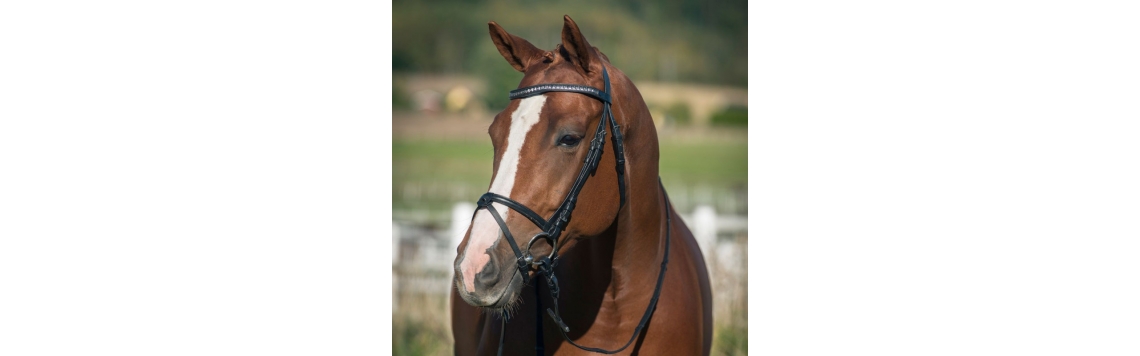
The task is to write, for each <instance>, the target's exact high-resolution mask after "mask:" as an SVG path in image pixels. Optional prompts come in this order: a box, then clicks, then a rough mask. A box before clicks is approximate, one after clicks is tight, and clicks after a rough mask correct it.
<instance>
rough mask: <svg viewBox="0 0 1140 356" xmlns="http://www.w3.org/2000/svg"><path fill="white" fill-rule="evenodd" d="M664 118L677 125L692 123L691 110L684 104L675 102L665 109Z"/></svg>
mask: <svg viewBox="0 0 1140 356" xmlns="http://www.w3.org/2000/svg"><path fill="white" fill-rule="evenodd" d="M665 117H666V119H667V120H670V121H672V123H673V124H677V125H681V126H684V125H688V124H689V123H691V122H692V110H689V105H688V104H685V103H684V102H677V103H674V104H673V105H670V106H669V107H668V108H665Z"/></svg>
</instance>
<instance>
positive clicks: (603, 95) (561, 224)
mask: <svg viewBox="0 0 1140 356" xmlns="http://www.w3.org/2000/svg"><path fill="white" fill-rule="evenodd" d="M602 80H603V81H604V83H605V84H604V85H605V87H604V89H603V90H598V89H597V88H594V87H589V86H585V85H578V84H539V85H534V86H529V87H525V88H519V89H515V90H512V91H511V92H510V96H509V97H510V99H511V100H514V99H522V98H529V97H532V96H535V95H540V94H543V93H549V92H571V93H579V94H585V95H587V96H590V97H592V98H594V99H598V100H600V101H601V102H602V117H601V119H600V120H598V128H597V130H595V131H594V138H593V139H591V140H590V150H589V152H587V153H586V159H585V161H584V162H583V165H582V170H581V171H579V172H578V178H577V179H575V180H574V184H573V185H572V186H570V192H569V193H568V194H567V195H566V198H565V199H564V200H563V201H562V204H560V205H559V206H558V209H556V210H555V211H554V214H552V215H551V217H550V219H549V220H547V219H543V218H542V216H539V215H538V214H537V213H535V212H534V211H533V210H531V209H530V208H527V207H526V205H523V204H522V203H519V202H517V201H514V200H512V199H511V198H508V197H505V196H502V195H499V194H495V193H492V192H487V193H485V194H483V196H482V197H480V198H479V202H478V203H477V204H476V205H477V208H476V209H475V211H476V212H478V211H479V209H487V211H488V212H490V213H491V217H493V218H494V219H495V222H497V223H498V224H499V229H500V230H501V231H502V232H503V236H504V237H505V238H506V240H507V243H509V244H510V246H511V250H513V251H514V253H515V263H516V267H517V269H518V272H519V274H520V275H521V276H522V278H523V282H524V283H529V282H530V279H529V275H530V271H531V270H532V269H533V270H537V271H538V272H539V273H538V274H536V275H535V277H536V279H539V278H541V277H546V284H547V287H548V289H549V290H550V294H551V299H553V300H554V309H553V310H551V309H546V312H547V314H548V315H549V316H550V318H551V319H553V320H554V322H555V323H556V324H558V326H559V328H558V331H559V332H560V333H561V334H562V338H564V339H566V341H567V342H569V343H570V344H571V345H574V346H575V347H578V348H580V349H582V350H586V351H591V352H599V353H605V354H613V353H617V352H621V350H624V349H625V348H626V347H629V345H630V344H631V343H633V339H634V338H635V337H637V335H638V334H640V333H641V330H642V329H643V328H644V327H645V324H646V323H647V322H648V321H649V317H650V315H652V313H653V310H654V308H655V307H656V305H657V299H658V297H660V295H661V284H662V282H663V281H664V277H665V270H666V267H667V265H668V263H669V236H670V235H671V230H672V227H671V225H672V222H671V216H670V215H671V212H670V210H669V201H668V197H666V198H665V219H666V233H665V257H664V258H663V259H662V261H661V271H660V273H659V274H658V276H657V286H656V288H654V290H653V298H652V299H650V302H649V306H648V307H646V310H645V314H644V315H642V317H641V322H640V323H638V325H637V328H635V329H634V332H633V335H631V336H630V339H629V341H628V342H626V343H625V345H624V346H622V347H621V348H619V349H616V350H605V349H600V348H593V347H584V346H581V345H578V344H576V343H574V341H573V340H570V337H569V336H567V335H566V333H567V332H570V328H569V327H568V326H566V324H565V323H564V322H563V321H562V317H561V315H560V314H559V311H558V291H559V288H558V278H557V277H555V276H554V266H555V265H556V264H557V262H558V242H559V237H560V236H561V235H562V232H563V230H564V229H565V228H566V225H567V224H568V223H569V222H570V214H571V213H573V212H574V207H575V205H576V204H577V202H578V194H579V193H581V191H582V186H584V185H585V184H586V180H587V179H589V178H590V176H591V175H593V174H594V172H595V171H596V170H597V168H598V162H599V161H601V158H602V150H603V148H604V147H605V138H606V126H607V125H606V123H607V122H608V123H609V127H610V130H611V131H613V136H612V137H611V139H612V141H613V144H614V156H615V157H616V158H617V167H615V169H616V170H617V180H618V192H619V194H620V198H619V199H620V200H619V205H618V209H619V210H620V209H621V207H624V206H625V201H626V187H625V149H624V147H623V146H622V134H621V126H618V124H617V121H615V120H614V117H613V112H612V111H611V109H610V105H611V104H612V97H611V91H610V75H609V73H608V72H607V71H606V69H605V67H602ZM658 184H660V181H659V182H658ZM661 191H662V193H664V192H665V188H664V187H663V186H662V187H661ZM493 203H500V204H503V205H504V206H506V207H508V208H510V209H512V210H514V211H516V212H518V213H519V214H522V216H524V217H526V218H527V219H528V220H530V221H531V222H532V223H534V224H535V225H536V226H538V227H539V228H540V229H542V231H541V232H539V233H537V234H535V235H534V236H533V237H531V238H530V242H528V243H527V245H526V250H523V249H520V248H519V246H518V244H517V243H515V239H514V236H512V235H511V230H510V229H509V228H508V227H507V223H506V221H505V220H504V219H503V217H502V216H501V215H499V212H498V211H497V210H496V209H495V208H494V207H492V206H491V205H492V204H493ZM539 240H545V241H546V242H547V243H548V244H550V248H551V250H550V254H549V255H547V256H543V257H539V258H535V256H534V255H533V254H531V247H533V246H534V243H535V242H537V241H539ZM534 287H535V300H536V307H537V309H536V318H537V320H536V324H537V328H538V330H537V333H536V341H535V351H537V353H538V354H539V355H542V354H543V353H544V352H545V350H544V347H543V341H542V340H543V337H542V315H541V310H542V299H541V298H540V297H539V295H538V285H537V284H536V285H535V286H534ZM507 318H508V316H506V315H504V317H503V319H502V320H503V329H502V333H501V334H500V335H499V355H502V353H503V340H504V337H505V336H506V322H507Z"/></svg>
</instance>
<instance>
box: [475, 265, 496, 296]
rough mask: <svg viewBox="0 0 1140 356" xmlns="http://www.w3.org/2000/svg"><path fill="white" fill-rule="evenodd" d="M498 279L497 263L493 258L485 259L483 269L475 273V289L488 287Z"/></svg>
mask: <svg viewBox="0 0 1140 356" xmlns="http://www.w3.org/2000/svg"><path fill="white" fill-rule="evenodd" d="M498 280H499V265H498V264H496V263H495V259H494V258H492V259H491V260H490V261H487V265H486V266H484V267H483V270H482V271H479V273H478V274H476V275H475V287H476V289H484V288H489V287H491V286H493V285H495V282H496V281H498Z"/></svg>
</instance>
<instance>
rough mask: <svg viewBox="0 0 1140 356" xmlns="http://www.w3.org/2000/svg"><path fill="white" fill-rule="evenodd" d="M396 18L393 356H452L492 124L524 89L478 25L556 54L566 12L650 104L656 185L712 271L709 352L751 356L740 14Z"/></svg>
mask: <svg viewBox="0 0 1140 356" xmlns="http://www.w3.org/2000/svg"><path fill="white" fill-rule="evenodd" d="M392 10H393V16H392V17H393V21H394V23H393V27H394V28H393V53H392V56H393V61H392V62H393V68H392V69H393V83H392V89H393V97H392V103H393V110H394V112H393V147H392V155H393V157H392V158H393V167H392V175H393V177H392V183H393V187H392V188H393V220H394V221H393V237H394V238H393V240H392V247H393V266H392V273H393V283H394V285H393V297H394V298H393V323H394V325H393V340H392V341H393V353H394V354H397V355H450V354H452V352H453V350H452V340H451V331H450V325H449V322H450V316H449V315H450V314H449V307H448V289H449V288H450V279H451V273H452V272H451V268H450V266H451V262H452V261H453V260H454V258H455V251H456V246H458V243H459V239H461V238H462V234H463V232H464V229H465V228H466V226H467V224H468V223H469V222H470V218H471V214H472V212H473V211H474V208H475V206H474V204H473V203H474V202H475V200H477V199H478V198H479V196H480V195H482V194H483V193H484V192H485V191H486V190H487V187H488V185H489V184H490V180H491V173H492V172H491V170H492V162H491V161H492V158H493V152H492V149H491V141H490V138H489V137H488V136H487V126H488V125H490V123H491V120H492V119H493V118H494V115H495V114H496V113H498V112H499V111H501V110H502V109H503V108H504V107H505V106H506V104H507V101H508V100H507V92H508V91H510V90H511V89H515V88H517V87H518V83H519V81H520V80H521V79H522V73H519V72H517V71H515V70H514V69H513V68H511V66H510V65H508V64H507V63H506V61H504V60H503V58H502V56H501V55H500V54H499V52H498V51H497V50H496V49H495V46H494V45H493V44H492V43H491V40H490V37H489V36H488V34H487V22H488V21H492V20H494V21H496V22H498V23H499V24H500V25H502V26H503V28H505V29H506V30H507V31H508V32H510V33H512V34H514V35H517V36H520V37H523V38H526V39H527V40H529V41H530V42H531V43H533V44H534V45H535V46H537V47H539V48H542V49H553V48H554V46H555V45H556V44H558V43H560V42H561V30H562V16H563V15H570V16H571V17H572V18H574V21H575V22H577V23H578V26H579V27H580V28H581V30H582V33H583V34H584V35H585V36H586V39H587V40H588V41H590V44H592V45H594V46H596V47H598V48H599V49H600V50H601V51H602V52H603V53H605V54H606V56H608V57H609V58H610V62H611V63H613V65H614V66H616V67H618V68H620V69H621V70H622V71H623V72H625V74H626V75H628V76H629V77H630V78H631V79H632V80H633V81H634V84H635V85H636V86H637V87H638V89H639V90H640V91H641V94H642V96H643V97H644V98H645V100H646V104H647V105H648V106H649V108H650V110H651V111H652V113H653V118H654V121H655V122H656V125H657V129H658V134H659V136H660V143H661V163H660V164H661V178H662V181H663V182H664V184H665V188H666V189H667V190H668V192H669V196H670V198H671V199H672V201H673V203H674V205H675V206H676V208H677V209H678V211H679V212H680V213H681V215H682V217H683V218H684V219H685V221H686V223H687V224H688V225H689V228H690V229H692V230H693V232H694V235H696V236H697V239H698V241H699V242H700V243H701V249H702V250H703V252H704V254H705V258H706V261H707V263H708V264H709V269H710V273H711V277H712V283H713V294H714V307H715V311H714V312H715V322H716V325H715V327H714V345H713V354H714V355H736V354H746V353H747V348H748V344H747V331H748V326H747V320H748V310H747V301H746V300H747V293H748V291H747V253H746V251H747V243H748V241H747V219H746V216H747V213H748V200H747V191H748V187H747V184H748V180H747V173H748V170H747V127H748V115H747V113H748V101H747V84H748V82H747V70H748V64H747V56H746V54H747V38H746V36H747V32H746V29H747V17H746V4H745V1H742V0H734V1H694V0H665V1H600V0H575V1H550V0H543V1H524V0H503V1H470V0H453V1H399V0H397V1H395V2H394V3H393V5H392Z"/></svg>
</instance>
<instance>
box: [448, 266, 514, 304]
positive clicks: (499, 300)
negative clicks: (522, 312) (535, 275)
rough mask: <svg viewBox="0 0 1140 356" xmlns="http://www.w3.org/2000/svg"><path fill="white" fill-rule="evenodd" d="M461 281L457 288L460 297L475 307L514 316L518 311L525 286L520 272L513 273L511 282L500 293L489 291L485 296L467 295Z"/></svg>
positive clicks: (457, 283)
mask: <svg viewBox="0 0 1140 356" xmlns="http://www.w3.org/2000/svg"><path fill="white" fill-rule="evenodd" d="M460 283H462V282H461V281H459V280H456V287H457V289H459V296H460V297H461V298H463V301H464V302H467V304H470V305H471V306H474V307H481V308H483V309H484V310H486V311H488V312H495V313H506V314H513V313H514V311H515V310H516V309H518V304H519V302H520V301H519V299H520V298H519V295H520V293H519V292H520V291H521V290H522V286H523V279H522V276H521V275H520V274H518V272H515V273H511V280H510V282H508V283H506V285H505V286H503V287H502V288H501V289H500V290H498V291H488V293H486V294H484V295H476V294H474V293H467V291H466V290H465V288H463V285H462V284H460Z"/></svg>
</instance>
